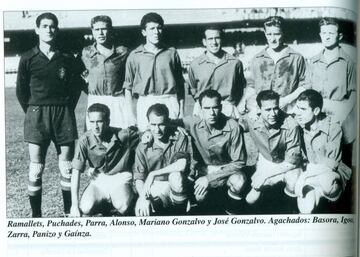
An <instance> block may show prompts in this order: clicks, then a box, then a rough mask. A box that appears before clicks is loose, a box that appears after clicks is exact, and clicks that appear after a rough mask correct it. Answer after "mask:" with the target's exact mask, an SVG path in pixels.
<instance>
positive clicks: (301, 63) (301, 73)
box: [298, 55, 307, 88]
mask: <svg viewBox="0 0 360 257" xmlns="http://www.w3.org/2000/svg"><path fill="white" fill-rule="evenodd" d="M298 79H299V87H304V88H306V87H307V85H306V61H305V58H304V57H303V56H301V55H300V56H299V60H298Z"/></svg>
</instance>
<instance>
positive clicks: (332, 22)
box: [319, 17, 340, 33]
mask: <svg viewBox="0 0 360 257" xmlns="http://www.w3.org/2000/svg"><path fill="white" fill-rule="evenodd" d="M325 25H334V26H336V27H337V29H338V32H339V33H340V27H339V22H338V20H337V19H336V18H332V17H325V18H322V19H321V20H320V21H319V27H321V26H325Z"/></svg>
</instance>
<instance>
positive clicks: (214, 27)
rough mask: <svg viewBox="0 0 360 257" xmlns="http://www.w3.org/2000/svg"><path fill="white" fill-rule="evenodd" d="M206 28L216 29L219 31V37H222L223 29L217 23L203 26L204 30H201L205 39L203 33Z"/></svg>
mask: <svg viewBox="0 0 360 257" xmlns="http://www.w3.org/2000/svg"><path fill="white" fill-rule="evenodd" d="M207 30H216V31H219V32H220V37H221V38H222V37H223V34H224V31H223V29H222V27H220V26H219V25H214V24H211V25H207V26H205V28H204V30H203V31H204V32H203V38H205V39H206V34H205V32H206V31H207Z"/></svg>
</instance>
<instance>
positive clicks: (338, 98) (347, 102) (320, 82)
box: [308, 18, 356, 166]
mask: <svg viewBox="0 0 360 257" xmlns="http://www.w3.org/2000/svg"><path fill="white" fill-rule="evenodd" d="M319 26H320V38H321V42H322V45H323V50H322V51H321V52H320V53H319V54H317V55H316V56H314V57H313V58H311V60H310V65H309V69H308V71H309V80H310V87H311V88H312V89H315V90H316V91H318V92H319V93H320V94H321V95H322V97H323V99H324V106H323V111H324V112H325V113H326V114H327V115H329V116H331V118H332V121H338V122H340V124H342V128H343V136H344V143H345V144H346V145H344V151H345V150H346V151H349V153H346V155H347V156H344V157H345V158H349V159H350V160H349V161H346V164H347V165H349V166H351V165H352V164H351V155H352V154H351V149H352V143H353V142H354V140H355V135H356V132H355V98H356V95H355V77H356V74H355V64H354V63H353V61H352V60H351V59H350V57H349V56H348V55H347V54H346V53H345V52H344V50H343V49H342V48H341V47H340V45H339V42H340V40H341V38H342V34H341V33H340V31H339V25H338V23H337V21H336V20H335V19H333V18H323V19H321V20H320V22H319Z"/></svg>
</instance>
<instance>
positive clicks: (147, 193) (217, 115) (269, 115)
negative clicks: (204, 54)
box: [70, 89, 351, 217]
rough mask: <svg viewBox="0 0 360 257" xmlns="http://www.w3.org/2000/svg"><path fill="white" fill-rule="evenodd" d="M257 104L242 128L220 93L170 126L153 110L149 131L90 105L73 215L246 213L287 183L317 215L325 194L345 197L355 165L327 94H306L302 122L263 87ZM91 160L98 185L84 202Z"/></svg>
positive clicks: (163, 113)
mask: <svg viewBox="0 0 360 257" xmlns="http://www.w3.org/2000/svg"><path fill="white" fill-rule="evenodd" d="M256 100H257V103H258V106H259V110H260V111H259V113H258V114H256V115H249V116H247V117H246V118H243V119H241V120H240V122H238V121H235V120H234V119H231V118H228V117H226V116H225V115H224V114H223V113H222V112H221V110H222V106H221V96H220V94H219V93H218V92H217V91H214V90H205V91H204V92H203V93H201V94H200V96H199V104H200V113H199V116H192V117H184V118H183V119H180V120H170V119H169V111H168V108H167V107H166V106H165V105H163V104H154V105H152V106H151V107H150V108H149V109H148V112H147V118H148V121H149V125H148V127H149V129H148V130H147V131H146V132H144V133H140V132H138V131H137V130H136V129H135V128H128V129H114V128H111V127H109V122H110V120H109V117H110V111H109V109H108V108H107V107H106V106H105V105H102V104H94V105H92V106H90V107H89V109H88V118H89V121H90V128H91V129H90V130H89V131H88V132H86V133H85V134H84V135H83V136H82V137H81V138H80V139H79V142H78V145H77V148H76V151H75V156H74V159H73V162H72V163H73V170H72V177H71V192H72V207H71V211H70V216H74V217H77V216H81V215H83V216H92V215H96V214H97V213H99V212H100V213H101V212H102V211H103V206H104V205H103V203H109V204H111V205H112V206H113V207H114V208H115V210H114V211H113V214H112V215H117V214H119V215H134V214H135V215H136V216H149V215H185V214H219V212H218V208H219V207H220V208H222V209H223V211H224V213H228V214H244V213H249V210H254V209H253V208H254V206H257V205H256V204H257V202H258V201H259V199H261V197H262V194H265V193H269V194H271V191H269V190H268V188H269V187H272V186H274V185H277V184H279V183H280V184H283V185H284V187H283V188H284V191H283V193H284V195H286V196H289V197H290V198H292V199H293V201H295V202H296V203H297V204H296V206H297V208H296V210H295V212H298V213H299V212H300V213H312V212H316V210H317V208H316V207H317V206H318V204H319V201H320V199H321V198H325V199H327V200H330V201H336V200H338V199H339V197H340V195H341V193H342V192H343V190H344V188H345V185H346V181H347V180H349V178H350V176H351V169H350V168H348V167H347V166H346V165H345V164H343V163H342V162H341V140H342V130H341V126H340V124H339V123H336V122H331V119H330V118H329V117H326V115H325V114H324V113H322V112H321V109H322V102H323V99H322V96H321V95H320V94H319V93H318V92H317V91H315V90H312V89H309V90H305V91H304V92H302V93H301V94H300V95H299V97H298V99H297V101H296V105H295V108H294V114H295V115H294V118H295V119H294V118H293V116H291V115H288V114H285V113H284V112H282V111H281V110H280V108H279V95H278V94H277V93H275V92H274V91H271V90H265V91H262V92H260V93H259V94H258V95H257V98H256ZM239 123H240V124H241V125H239ZM244 132H249V135H250V137H251V139H252V142H253V143H254V145H255V146H256V148H257V150H258V158H257V161H256V164H255V166H253V167H249V166H247V159H248V158H247V157H250V155H249V156H248V155H247V153H246V146H245V139H244ZM247 142H248V141H247ZM133 152H135V153H134V154H133ZM250 158H251V157H250ZM86 162H88V164H89V166H90V167H89V168H88V169H87V173H88V175H89V176H90V177H91V180H90V182H89V185H88V186H87V187H86V189H85V191H84V193H83V194H82V197H81V200H80V201H79V197H78V195H79V178H80V172H82V171H83V170H84V168H85V165H86ZM131 170H133V172H130V171H131ZM136 196H137V200H136V199H135V198H136ZM281 199H283V198H281ZM281 199H277V200H279V201H281ZM275 200H276V199H275ZM281 204H282V203H281V202H277V203H275V202H274V204H273V207H274V208H277V205H278V206H279V205H281ZM255 208H260V209H261V206H257V207H255ZM250 212H251V211H250ZM272 212H273V213H276V209H275V210H272ZM290 212H294V210H290ZM220 213H221V212H220ZM105 215H107V214H105Z"/></svg>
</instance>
